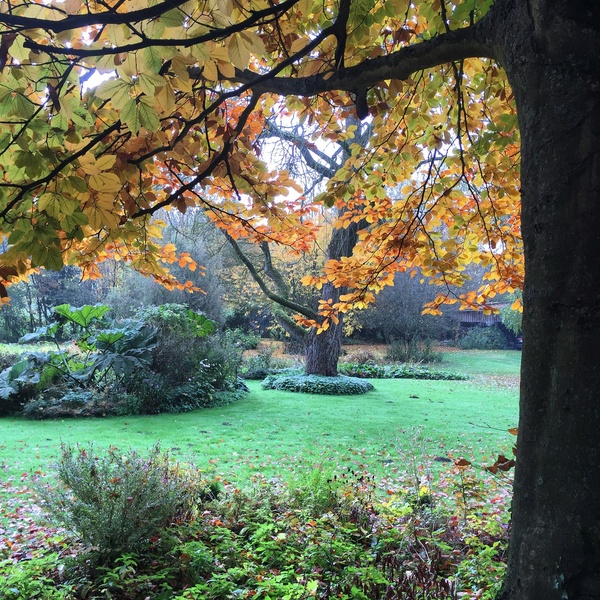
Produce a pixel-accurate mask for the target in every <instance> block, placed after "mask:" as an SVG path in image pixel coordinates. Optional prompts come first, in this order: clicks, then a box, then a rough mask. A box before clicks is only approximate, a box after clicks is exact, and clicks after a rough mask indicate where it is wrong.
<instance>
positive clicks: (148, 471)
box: [40, 445, 214, 558]
mask: <svg viewBox="0 0 600 600" xmlns="http://www.w3.org/2000/svg"><path fill="white" fill-rule="evenodd" d="M57 471H58V472H57V475H58V480H59V484H58V486H57V487H55V488H41V489H40V495H41V498H42V502H43V504H44V505H45V506H46V508H47V509H48V511H49V513H50V515H51V516H52V517H53V518H54V519H56V520H57V521H58V522H59V523H61V524H62V525H63V526H64V527H65V528H66V529H68V530H70V531H72V532H73V533H75V534H76V535H77V536H78V537H79V538H80V539H81V540H82V541H83V542H84V543H85V544H86V545H88V546H91V547H93V548H94V549H96V550H97V551H98V552H99V554H100V555H101V556H102V557H105V558H109V557H113V556H116V555H118V554H120V553H123V552H135V551H140V550H143V549H145V548H146V547H148V546H149V544H150V540H151V538H152V537H153V536H156V535H157V534H159V533H160V531H161V530H162V529H164V528H166V527H168V526H170V525H171V524H173V523H175V522H180V521H185V520H186V519H188V518H189V517H190V516H192V514H193V513H194V512H195V511H196V510H197V509H198V507H199V506H200V505H201V503H202V502H203V501H204V500H206V499H207V498H211V497H212V496H213V495H214V488H211V486H210V485H209V484H208V483H207V482H206V481H203V480H201V479H199V478H198V477H197V476H196V475H195V474H193V473H192V472H191V471H189V470H186V469H185V468H183V467H182V466H181V465H180V464H178V463H175V462H173V461H172V460H171V459H170V457H169V456H168V455H166V454H164V453H162V452H161V451H160V448H159V447H158V445H157V446H155V447H154V448H153V449H152V451H151V452H150V455H149V456H148V457H143V456H141V455H139V454H138V453H137V452H135V451H133V450H131V451H129V452H126V453H123V452H122V451H120V450H119V449H118V448H115V447H111V448H109V449H108V451H107V452H106V453H105V454H102V455H100V454H99V453H98V452H97V451H96V449H95V448H94V447H93V446H89V447H86V448H81V447H78V448H73V447H72V446H67V445H63V446H62V455H61V458H60V461H59V463H58V465H57Z"/></svg>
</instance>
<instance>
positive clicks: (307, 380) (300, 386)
mask: <svg viewBox="0 0 600 600" xmlns="http://www.w3.org/2000/svg"><path fill="white" fill-rule="evenodd" d="M262 387H263V389H266V390H284V391H287V392H300V393H305V394H327V395H332V396H339V395H351V394H366V393H367V392H369V391H371V390H372V389H374V388H373V385H372V384H371V383H369V382H368V381H365V380H363V379H357V378H354V377H346V376H344V375H340V376H338V377H325V376H322V375H269V376H268V377H267V378H266V379H265V380H264V381H263V382H262Z"/></svg>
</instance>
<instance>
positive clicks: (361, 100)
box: [0, 0, 523, 315]
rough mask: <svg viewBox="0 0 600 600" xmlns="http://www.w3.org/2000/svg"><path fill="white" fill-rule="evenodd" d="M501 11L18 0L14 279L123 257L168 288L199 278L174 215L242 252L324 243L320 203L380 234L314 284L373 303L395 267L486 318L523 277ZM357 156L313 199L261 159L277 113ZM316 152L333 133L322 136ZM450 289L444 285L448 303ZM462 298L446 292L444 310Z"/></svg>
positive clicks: (377, 2) (11, 21)
mask: <svg viewBox="0 0 600 600" xmlns="http://www.w3.org/2000/svg"><path fill="white" fill-rule="evenodd" d="M492 10H494V8H493V7H492V2H491V0H469V1H460V0H418V1H412V2H411V1H409V0H285V1H283V2H271V1H268V0H169V1H161V0H158V1H155V0H103V1H94V0H13V1H12V2H10V3H8V2H4V3H2V4H1V5H0V36H1V38H0V40H1V41H0V69H1V72H0V171H1V174H2V175H1V181H0V234H1V235H2V236H3V240H4V246H3V253H2V254H1V255H0V278H1V279H2V282H3V284H10V283H11V282H14V281H15V280H17V279H18V278H19V277H21V276H24V275H26V274H27V273H28V272H30V271H31V270H32V269H36V268H40V267H45V268H50V269H59V268H61V266H62V265H63V264H75V265H79V266H80V267H81V268H82V269H83V274H84V277H96V276H98V269H97V266H96V265H97V264H98V263H99V262H101V261H102V260H105V259H106V258H108V257H117V258H120V259H123V260H126V261H128V262H130V263H131V264H132V265H133V266H134V267H135V268H137V269H139V270H140V271H142V272H144V273H145V274H148V275H150V276H153V277H155V278H157V279H158V280H160V281H162V282H163V283H164V284H165V285H168V286H169V285H170V286H184V287H185V286H188V287H190V286H191V284H181V283H180V282H177V281H176V280H175V279H174V278H173V277H172V276H171V275H170V274H169V272H168V265H169V264H171V263H173V262H174V261H178V262H179V263H180V264H182V265H184V264H189V265H190V266H191V267H192V268H194V267H195V264H194V263H193V261H191V259H190V258H189V256H186V255H178V254H177V253H176V251H175V249H174V248H173V247H172V246H169V245H167V246H164V245H161V242H160V232H161V228H162V226H163V224H162V223H161V222H160V221H158V220H155V218H154V215H155V213H157V212H158V211H159V210H160V209H162V208H166V209H173V210H179V211H183V212H185V211H186V210H188V209H190V208H195V207H200V208H201V209H202V210H204V211H205V212H206V213H207V214H208V215H209V217H210V218H211V219H212V220H213V221H214V223H215V224H216V225H217V226H218V227H220V228H223V229H225V230H226V231H227V232H228V233H229V235H230V236H232V237H233V238H234V239H237V238H239V237H244V238H249V239H251V240H252V241H255V242H260V241H264V240H269V241H274V242H276V243H280V244H284V245H286V247H288V248H290V249H291V250H292V251H293V252H302V251H304V250H306V249H307V248H309V247H310V244H311V243H312V242H313V240H314V239H315V236H316V225H315V224H314V223H313V221H312V220H311V214H313V211H314V209H315V204H319V203H324V204H326V205H328V206H334V205H336V206H339V207H344V210H343V211H341V217H340V218H339V220H338V223H337V226H338V227H347V226H348V225H349V224H350V223H352V222H362V223H364V224H365V225H364V226H363V228H362V229H361V232H360V241H359V244H358V245H357V247H356V248H355V251H354V254H353V255H352V256H351V257H348V258H343V259H341V260H336V261H329V262H328V263H327V264H326V265H325V267H324V270H323V273H322V275H320V276H309V277H307V278H306V281H305V283H306V284H308V285H314V286H319V285H322V284H323V283H324V282H325V281H327V280H329V281H333V282H334V283H335V284H336V285H339V286H344V287H346V288H347V289H348V290H349V291H348V293H347V294H345V295H343V296H342V298H341V301H340V302H339V303H336V304H335V305H334V306H331V305H323V307H322V312H323V314H324V315H327V314H335V312H336V311H337V310H340V309H341V310H345V309H347V308H349V307H351V306H361V305H362V304H364V303H366V302H369V301H370V300H371V299H372V295H373V293H374V292H376V291H377V290H379V289H380V288H381V287H382V286H384V285H388V284H390V283H391V282H392V281H393V276H394V273H395V272H397V271H410V272H413V273H417V272H418V273H420V274H423V275H425V276H427V277H431V278H433V280H434V281H435V282H436V283H439V284H440V285H455V284H462V283H464V282H465V281H466V280H467V276H466V275H465V266H466V265H467V264H469V263H478V264H480V265H482V266H483V267H485V268H486V270H487V273H488V274H487V276H486V277H487V281H486V285H485V286H484V288H482V289H480V290H478V291H477V292H472V293H467V294H464V295H463V296H462V297H461V298H460V300H461V302H463V305H465V306H466V305H475V304H478V303H481V302H482V301H484V299H485V298H486V297H490V296H493V295H494V294H496V293H502V292H505V291H512V290H514V289H516V288H518V287H520V286H521V283H522V279H523V263H522V245H521V238H520V221H519V202H520V200H519V135H518V129H517V118H516V112H515V107H514V102H513V97H512V92H511V89H510V88H509V86H508V84H507V82H506V77H505V76H504V74H503V72H502V70H501V68H500V67H499V66H498V63H497V61H496V60H495V59H496V58H497V57H495V56H494V53H493V52H492V51H491V50H490V45H489V44H488V43H487V36H488V30H487V18H486V14H488V13H489V12H490V11H492ZM273 115H276V116H277V117H278V118H280V119H283V120H287V121H288V122H299V123H301V122H307V123H311V124H318V126H319V133H318V137H319V138H321V139H333V140H336V141H337V142H338V143H346V144H350V145H352V144H353V128H354V127H356V125H351V126H347V123H348V120H349V117H354V118H355V117H356V116H358V117H359V118H360V119H361V120H367V122H368V123H369V126H370V128H371V138H370V142H369V143H368V144H366V145H365V146H364V147H358V146H357V145H356V144H355V146H357V147H353V148H352V152H351V154H350V156H351V158H350V159H348V161H347V162H346V164H345V165H344V166H343V167H342V168H340V169H339V170H338V171H337V173H336V174H335V176H334V177H333V178H332V179H331V180H330V181H329V182H328V184H327V190H326V191H325V192H324V193H323V194H320V195H319V196H318V197H317V198H316V199H310V198H304V197H303V196H302V192H303V190H302V189H301V188H300V187H299V186H298V184H297V183H295V182H294V181H293V180H292V179H291V177H290V175H289V173H287V172H286V171H283V170H279V169H277V168H276V167H275V166H273V164H271V163H270V161H269V157H268V156H263V155H262V153H261V144H260V143H259V137H260V135H261V132H262V131H263V129H264V126H265V119H267V118H269V117H272V116H273ZM314 142H315V144H318V139H315V140H314ZM443 289H445V288H443ZM443 301H456V299H455V298H449V297H448V294H446V293H445V292H443V293H442V294H441V295H440V297H439V298H438V300H437V301H436V302H434V303H433V304H432V305H431V306H430V307H429V310H430V311H431V312H436V311H437V310H438V309H439V305H440V304H441V303H442V302H443Z"/></svg>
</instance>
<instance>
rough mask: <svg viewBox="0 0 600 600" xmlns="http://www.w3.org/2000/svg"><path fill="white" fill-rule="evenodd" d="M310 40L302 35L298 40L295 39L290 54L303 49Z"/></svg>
mask: <svg viewBox="0 0 600 600" xmlns="http://www.w3.org/2000/svg"><path fill="white" fill-rule="evenodd" d="M308 41H309V40H308V38H305V37H300V38H298V39H297V40H294V41H293V42H292V45H291V46H290V54H296V52H300V50H302V48H304V47H305V46H306V44H308Z"/></svg>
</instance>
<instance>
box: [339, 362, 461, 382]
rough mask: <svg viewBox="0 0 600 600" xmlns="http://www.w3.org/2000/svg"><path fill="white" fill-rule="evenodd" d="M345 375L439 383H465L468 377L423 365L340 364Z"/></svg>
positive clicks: (340, 370)
mask: <svg viewBox="0 0 600 600" xmlns="http://www.w3.org/2000/svg"><path fill="white" fill-rule="evenodd" d="M338 370H339V372H340V373H342V374H343V375H348V376H350V377H362V378H365V379H432V380H437V381H464V380H466V379H468V376H467V375H465V374H464V373H460V372H458V371H443V370H440V369H432V368H430V367H424V366H421V365H411V364H405V365H378V364H356V363H340V365H339V367H338Z"/></svg>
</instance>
